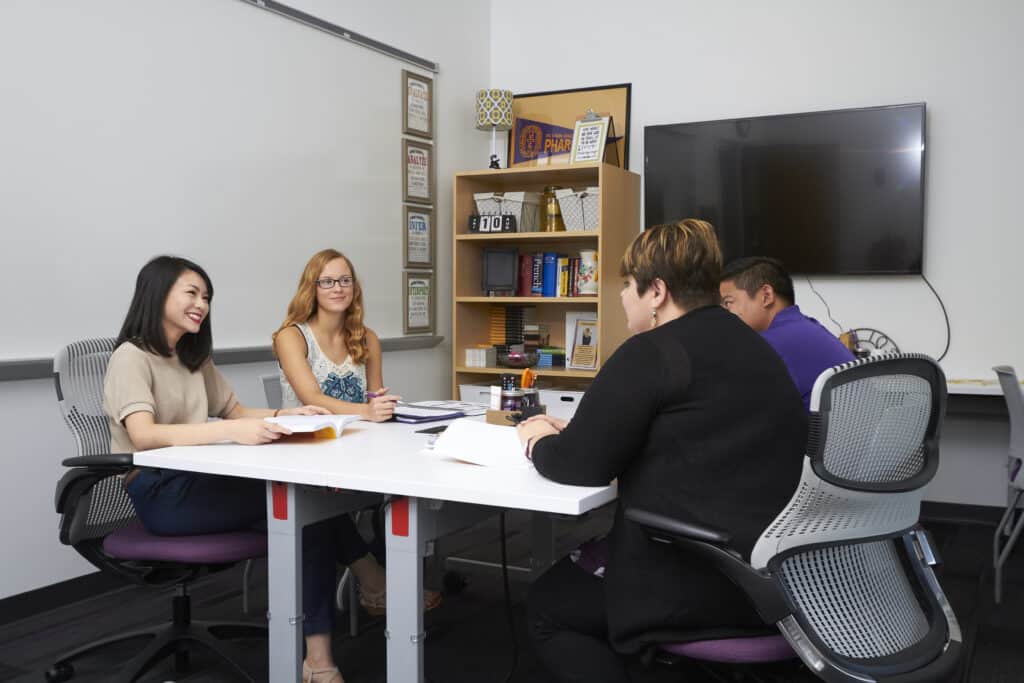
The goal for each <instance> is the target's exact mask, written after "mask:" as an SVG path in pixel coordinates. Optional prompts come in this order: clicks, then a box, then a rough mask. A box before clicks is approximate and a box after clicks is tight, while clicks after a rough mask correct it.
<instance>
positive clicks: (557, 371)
mask: <svg viewBox="0 0 1024 683" xmlns="http://www.w3.org/2000/svg"><path fill="white" fill-rule="evenodd" d="M455 372H456V373H459V374H466V375H472V374H477V375H506V374H510V375H518V374H520V373H522V369H517V368H470V367H466V366H462V367H456V368H455ZM530 372H532V373H534V374H535V375H537V376H538V377H556V378H557V377H570V378H586V379H593V377H594V376H595V375H596V374H597V370H565V369H562V368H548V369H545V368H530Z"/></svg>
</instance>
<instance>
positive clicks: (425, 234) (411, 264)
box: [402, 206, 436, 270]
mask: <svg viewBox="0 0 1024 683" xmlns="http://www.w3.org/2000/svg"><path fill="white" fill-rule="evenodd" d="M434 244H435V239H434V210H433V209H425V208H421V207H418V206H406V207H405V229H404V230H403V231H402V254H403V255H404V256H403V261H402V265H403V266H405V267H406V268H426V269H428V270H433V268H434V254H435V252H436V249H435V246H434Z"/></svg>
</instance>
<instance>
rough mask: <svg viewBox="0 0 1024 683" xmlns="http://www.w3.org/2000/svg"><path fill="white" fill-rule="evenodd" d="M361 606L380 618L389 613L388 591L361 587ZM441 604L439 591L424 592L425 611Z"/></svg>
mask: <svg viewBox="0 0 1024 683" xmlns="http://www.w3.org/2000/svg"><path fill="white" fill-rule="evenodd" d="M359 604H360V605H361V606H362V608H363V609H365V610H366V612H367V613H368V614H372V615H373V616H375V617H379V616H381V615H383V614H384V613H385V612H387V607H388V600H387V590H386V589H381V590H379V591H376V592H374V591H370V590H367V589H365V588H363V587H362V586H360V587H359ZM440 604H441V594H440V593H438V592H437V591H431V590H425V591H423V611H424V612H429V611H430V610H432V609H434V608H435V607H437V606H438V605H440Z"/></svg>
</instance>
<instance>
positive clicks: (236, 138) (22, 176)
mask: <svg viewBox="0 0 1024 683" xmlns="http://www.w3.org/2000/svg"><path fill="white" fill-rule="evenodd" d="M0 64H3V65H4V66H0V89H2V99H3V116H2V117H0V121H2V124H3V125H2V126H0V159H2V162H0V229H2V232H3V238H2V239H3V248H2V256H0V259H2V268H0V290H2V292H3V294H2V299H0V302H2V305H3V309H4V313H5V318H6V320H5V322H4V323H3V324H2V325H0V361H4V360H12V359H22V358H38V357H45V356H52V355H53V354H54V353H55V352H56V350H57V349H58V348H59V347H61V346H62V345H64V344H66V343H68V342H69V341H72V340H74V339H78V338H83V337H89V336H110V335H115V334H117V332H118V330H119V328H120V325H121V322H122V320H123V317H124V314H125V312H126V310H127V306H128V302H129V301H130V298H131V294H132V290H133V287H134V281H135V276H136V274H137V272H138V270H139V268H140V267H141V266H142V265H143V264H144V263H145V262H146V261H147V260H148V259H149V258H151V257H152V256H155V255H158V254H162V253H169V254H176V255H181V256H185V257H187V258H190V259H192V260H194V261H196V262H197V263H199V264H200V265H201V266H203V268H205V269H206V270H207V272H208V273H209V275H210V277H211V279H212V280H213V285H214V290H215V297H214V301H213V305H212V309H211V321H212V324H213V334H214V343H215V345H216V347H217V348H235V347H246V346H267V345H268V344H269V343H270V334H271V333H272V332H273V331H274V330H275V329H276V328H277V326H278V325H279V324H280V322H281V320H282V319H283V318H284V315H285V309H286V307H287V304H288V301H289V300H290V298H291V296H292V294H293V293H294V291H295V286H296V284H297V282H298V279H299V275H300V274H301V271H302V268H303V266H304V265H305V263H306V261H307V260H308V258H309V257H310V256H311V255H312V254H313V253H315V252H316V251H318V250H320V249H322V248H326V247H334V248H337V249H339V250H341V251H342V252H344V253H345V254H346V255H347V256H349V258H350V259H351V260H352V262H353V264H354V266H355V270H356V273H357V274H358V276H359V278H360V280H361V282H362V284H363V290H364V303H365V309H366V318H365V320H366V322H367V324H368V325H369V326H370V327H372V328H373V329H374V330H375V331H376V332H377V333H378V334H379V335H380V336H381V337H395V336H401V333H402V319H401V316H402V305H401V272H402V254H401V249H402V234H401V233H402V220H403V216H402V177H401V153H402V152H401V128H402V109H401V105H402V102H401V72H402V69H403V68H408V67H406V66H405V65H403V64H402V63H401V62H399V61H397V60H395V59H393V58H390V57H388V56H386V55H383V54H379V53H376V52H372V51H370V50H366V49H364V48H361V47H359V46H357V45H353V44H351V43H347V42H345V41H343V40H341V39H339V38H337V37H334V36H331V35H329V34H326V33H322V32H320V31H316V30H313V29H310V28H308V27H306V26H303V25H301V24H298V23H295V22H292V21H288V20H286V19H284V18H282V17H279V16H275V15H273V14H270V13H268V12H264V11H260V10H257V9H254V8H253V7H250V6H247V5H246V4H244V3H241V2H233V1H231V0H178V1H177V2H171V3H167V2H163V3H160V2H150V1H145V2H141V1H139V0H105V1H104V2H101V3H76V2H71V1H70V0H68V1H60V2H53V1H51V2H46V3H39V2H37V1H36V0H13V1H10V0H7V1H5V2H4V3H2V5H0Z"/></svg>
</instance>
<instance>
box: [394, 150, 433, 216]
mask: <svg viewBox="0 0 1024 683" xmlns="http://www.w3.org/2000/svg"><path fill="white" fill-rule="evenodd" d="M402 170H403V173H402V196H403V198H404V200H405V201H407V202H415V203H419V204H433V203H434V148H433V147H431V146H430V145H427V144H424V143H422V142H416V141H414V140H405V139H403V140H402Z"/></svg>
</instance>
